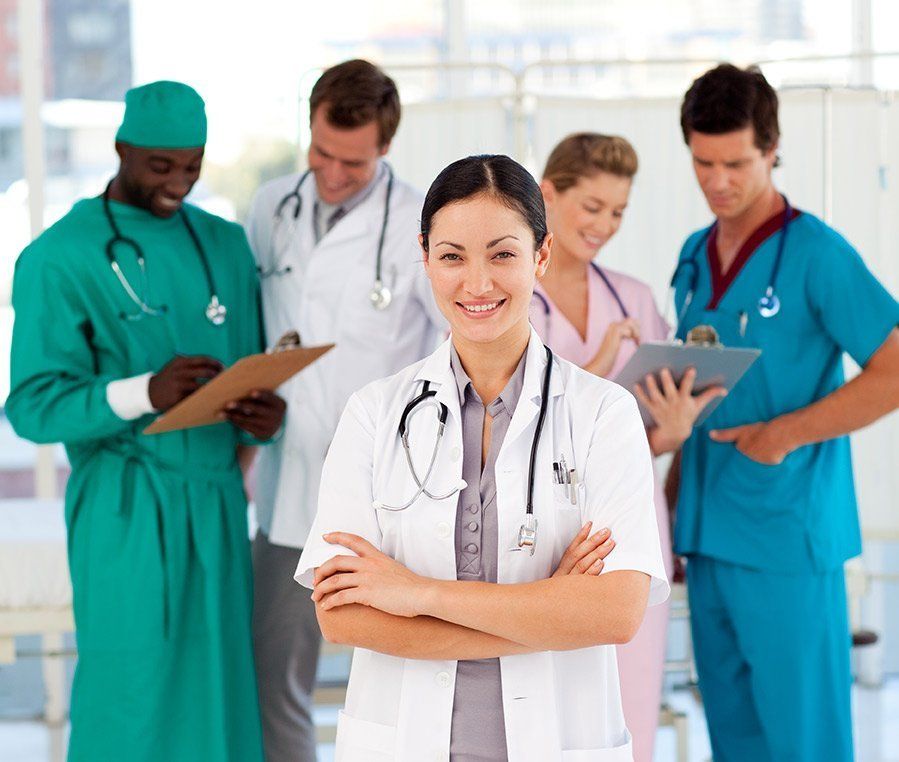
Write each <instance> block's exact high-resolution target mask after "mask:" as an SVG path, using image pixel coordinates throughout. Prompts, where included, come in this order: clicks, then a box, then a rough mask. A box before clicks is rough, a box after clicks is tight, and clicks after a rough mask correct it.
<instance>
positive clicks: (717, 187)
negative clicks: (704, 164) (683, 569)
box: [708, 167, 730, 191]
mask: <svg viewBox="0 0 899 762" xmlns="http://www.w3.org/2000/svg"><path fill="white" fill-rule="evenodd" d="M729 184H730V175H729V173H728V171H727V169H726V168H725V167H712V168H711V169H710V170H709V174H708V188H709V190H712V191H723V190H727V186H728V185H729Z"/></svg>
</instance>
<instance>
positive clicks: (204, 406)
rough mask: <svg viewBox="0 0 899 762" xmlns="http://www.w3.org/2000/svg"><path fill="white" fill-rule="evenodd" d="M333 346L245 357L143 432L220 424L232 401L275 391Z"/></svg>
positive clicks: (159, 431)
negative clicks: (265, 390)
mask: <svg viewBox="0 0 899 762" xmlns="http://www.w3.org/2000/svg"><path fill="white" fill-rule="evenodd" d="M333 346H334V345H333V344H325V345H323V346H320V347H297V348H296V349H284V350H281V351H278V352H271V353H265V354H258V355H248V356H247V357H243V358H241V359H240V360H238V361H237V362H236V363H234V365H232V366H231V367H230V368H228V369H227V370H224V371H222V372H221V373H219V375H217V376H216V377H215V378H213V379H212V380H211V381H209V382H208V383H206V384H203V386H201V387H200V388H199V389H197V391H195V392H194V393H193V394H191V395H190V396H189V397H185V398H184V399H183V400H181V402H179V403H178V404H177V405H175V406H174V407H172V408H170V409H169V410H167V411H166V412H165V413H163V414H162V415H161V416H159V418H157V419H156V420H155V421H153V423H151V424H150V425H149V426H147V428H145V429H144V434H162V433H164V432H166V431H178V430H179V429H190V428H194V427H196V426H208V425H210V424H213V423H220V422H221V421H220V419H219V417H218V416H219V413H221V411H222V409H223V408H224V407H225V405H227V404H228V403H229V402H233V401H234V400H239V399H240V398H242V397H245V396H246V395H247V394H249V393H250V392H251V391H253V390H254V389H269V390H272V391H274V390H275V389H277V388H278V387H279V386H281V384H283V383H284V382H285V381H287V379H289V378H291V377H292V376H294V375H296V374H297V373H299V372H300V371H301V370H303V368H305V367H306V366H307V365H310V364H312V363H313V362H315V361H316V360H317V359H318V358H319V357H321V356H322V355H323V354H325V352H327V351H328V350H330V349H331V348H333Z"/></svg>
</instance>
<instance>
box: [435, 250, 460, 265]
mask: <svg viewBox="0 0 899 762" xmlns="http://www.w3.org/2000/svg"><path fill="white" fill-rule="evenodd" d="M437 259H439V260H440V261H441V262H457V261H459V260H460V259H461V257H460V256H459V255H458V254H456V253H455V252H452V251H448V252H446V253H445V254H441V255H440V256H439V257H437Z"/></svg>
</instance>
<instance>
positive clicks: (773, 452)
mask: <svg viewBox="0 0 899 762" xmlns="http://www.w3.org/2000/svg"><path fill="white" fill-rule="evenodd" d="M709 436H710V437H711V438H712V439H713V440H715V441H716V442H733V444H734V446H735V447H736V448H737V449H738V450H739V451H740V452H741V453H743V455H745V456H746V457H747V458H749V459H750V460H754V461H756V462H757V463H764V464H765V465H768V466H776V465H778V464H779V463H782V462H783V459H784V458H786V457H787V455H789V454H790V453H791V452H792V451H793V450H794V449H795V447H793V446H792V445H791V443H790V442H789V441H788V439H787V437H786V436H785V434H784V433H783V431H782V430H781V428H780V427H779V426H778V425H777V422H776V420H774V421H769V422H768V423H747V424H745V425H743V426H734V427H733V428H730V429H715V430H714V431H710V432H709Z"/></svg>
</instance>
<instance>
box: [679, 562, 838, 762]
mask: <svg viewBox="0 0 899 762" xmlns="http://www.w3.org/2000/svg"><path fill="white" fill-rule="evenodd" d="M687 590H688V593H689V600H690V622H691V625H692V631H693V648H694V652H695V658H696V668H697V672H698V674H699V688H700V691H701V692H702V699H703V705H704V707H705V712H706V718H707V721H708V726H709V736H710V738H711V742H712V756H713V758H714V760H715V762H743V760H745V761H746V762H749V761H750V760H751V761H752V762H764V761H766V760H770V761H771V762H805V761H806V760H807V761H808V762H812V760H815V762H820V760H828V762H845V761H846V760H851V759H852V757H853V752H852V716H851V708H850V687H851V674H850V664H849V658H850V648H851V638H850V633H849V624H848V617H847V611H846V588H845V581H844V577H843V569H842V567H839V568H837V569H834V570H832V571H828V572H824V573H820V574H782V573H775V572H770V571H763V570H759V569H749V568H746V567H741V566H735V565H734V564H729V563H725V562H723V561H716V560H714V559H711V558H708V557H703V556H691V557H690V559H689V562H688V564H687Z"/></svg>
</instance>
